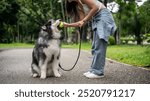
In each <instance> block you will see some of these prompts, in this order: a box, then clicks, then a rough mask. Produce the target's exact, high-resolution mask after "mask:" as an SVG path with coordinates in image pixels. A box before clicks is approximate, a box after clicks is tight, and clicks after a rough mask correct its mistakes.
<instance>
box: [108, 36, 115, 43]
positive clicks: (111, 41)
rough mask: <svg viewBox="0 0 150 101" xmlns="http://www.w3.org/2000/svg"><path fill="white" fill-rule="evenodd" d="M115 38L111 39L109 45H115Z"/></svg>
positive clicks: (111, 37)
mask: <svg viewBox="0 0 150 101" xmlns="http://www.w3.org/2000/svg"><path fill="white" fill-rule="evenodd" d="M115 44H116V43H115V38H114V37H113V36H110V37H109V45H115Z"/></svg>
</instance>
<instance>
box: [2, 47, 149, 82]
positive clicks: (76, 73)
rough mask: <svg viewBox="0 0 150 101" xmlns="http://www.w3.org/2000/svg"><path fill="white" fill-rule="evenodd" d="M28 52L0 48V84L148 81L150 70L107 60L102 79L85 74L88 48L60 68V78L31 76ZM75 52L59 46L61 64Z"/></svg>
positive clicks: (87, 67) (75, 54)
mask: <svg viewBox="0 0 150 101" xmlns="http://www.w3.org/2000/svg"><path fill="white" fill-rule="evenodd" d="M31 54H32V49H0V84H150V70H146V69H142V68H139V67H135V66H130V65H125V64H122V63H118V62H115V61H112V60H107V61H106V66H105V77H104V78H101V79H88V78H86V77H84V76H83V73H84V72H87V71H88V70H89V68H90V64H91V61H92V55H91V54H90V52H87V51H82V52H81V56H80V59H79V62H78V64H77V65H76V67H75V68H74V69H73V70H72V71H69V72H66V71H62V70H61V72H62V76H61V77H60V78H55V77H48V78H47V79H45V80H41V79H40V78H32V77H31V71H30V68H31V60H32V55H31ZM77 54H78V50H76V49H62V50H61V64H62V66H63V67H64V68H66V69H67V68H71V67H72V65H73V64H74V62H75V60H76V58H77Z"/></svg>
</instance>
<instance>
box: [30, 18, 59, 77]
mask: <svg viewBox="0 0 150 101" xmlns="http://www.w3.org/2000/svg"><path fill="white" fill-rule="evenodd" d="M60 23H61V21H60V20H56V21H52V20H49V21H48V22H47V23H46V24H45V25H44V26H42V28H41V31H40V33H39V37H38V39H37V41H36V44H35V47H34V49H33V52H32V64H31V71H32V77H38V76H40V78H41V79H45V78H46V77H47V76H54V77H61V74H60V72H59V58H60V37H61V34H60V30H59V29H60V28H59V24H60Z"/></svg>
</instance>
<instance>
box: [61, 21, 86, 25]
mask: <svg viewBox="0 0 150 101" xmlns="http://www.w3.org/2000/svg"><path fill="white" fill-rule="evenodd" d="M84 24H85V22H84V21H83V20H81V21H78V22H75V23H66V22H63V25H64V27H82V26H83V25H84Z"/></svg>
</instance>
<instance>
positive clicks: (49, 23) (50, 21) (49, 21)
mask: <svg viewBox="0 0 150 101" xmlns="http://www.w3.org/2000/svg"><path fill="white" fill-rule="evenodd" d="M52 23H53V21H52V20H51V19H50V20H48V21H47V23H46V24H45V26H51V25H52Z"/></svg>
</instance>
